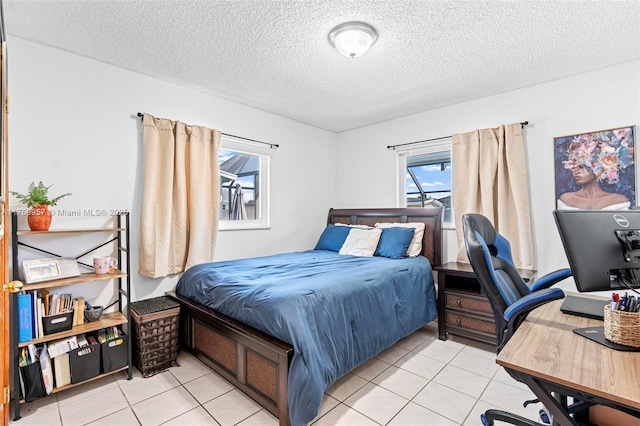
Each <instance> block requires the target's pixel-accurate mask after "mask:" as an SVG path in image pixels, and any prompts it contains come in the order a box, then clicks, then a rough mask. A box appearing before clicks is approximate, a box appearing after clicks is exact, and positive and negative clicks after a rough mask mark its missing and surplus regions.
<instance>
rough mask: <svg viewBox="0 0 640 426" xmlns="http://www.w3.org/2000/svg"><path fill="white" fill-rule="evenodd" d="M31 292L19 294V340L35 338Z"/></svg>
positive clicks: (25, 340)
mask: <svg viewBox="0 0 640 426" xmlns="http://www.w3.org/2000/svg"><path fill="white" fill-rule="evenodd" d="M32 306H33V305H32V304H31V295H30V294H29V293H23V294H18V341H19V342H28V341H29V340H31V339H33V328H32V317H33V308H32Z"/></svg>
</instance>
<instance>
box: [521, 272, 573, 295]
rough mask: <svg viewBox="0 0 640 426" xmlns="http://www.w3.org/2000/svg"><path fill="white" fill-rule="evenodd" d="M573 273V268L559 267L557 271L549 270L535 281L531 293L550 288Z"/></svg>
mask: <svg viewBox="0 0 640 426" xmlns="http://www.w3.org/2000/svg"><path fill="white" fill-rule="evenodd" d="M571 275H572V273H571V268H565V269H558V270H557V271H553V272H549V273H548V274H545V275H543V276H541V277H540V278H538V279H537V280H535V281H534V282H533V284H532V285H531V287H530V289H531V293H534V292H537V291H540V290H542V289H545V288H549V287H551V286H552V285H554V284H555V283H557V282H559V281H562V280H564V279H566V278H569V277H570V276H571Z"/></svg>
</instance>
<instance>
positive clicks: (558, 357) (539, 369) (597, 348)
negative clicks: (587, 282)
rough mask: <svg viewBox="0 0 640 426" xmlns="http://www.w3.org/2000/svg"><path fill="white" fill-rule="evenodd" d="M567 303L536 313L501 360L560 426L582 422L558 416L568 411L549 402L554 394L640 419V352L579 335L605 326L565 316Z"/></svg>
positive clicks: (505, 350)
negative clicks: (580, 331) (563, 308)
mask: <svg viewBox="0 0 640 426" xmlns="http://www.w3.org/2000/svg"><path fill="white" fill-rule="evenodd" d="M581 296H583V295H581ZM584 297H586V296H584ZM561 304H562V300H556V301H554V302H551V303H548V304H546V305H544V306H542V307H540V308H538V309H536V310H534V311H533V312H531V313H530V314H529V316H528V317H527V320H526V321H525V322H524V323H522V324H521V325H520V327H519V328H518V330H517V331H516V332H515V334H514V335H513V336H512V337H511V339H509V342H508V343H507V344H506V346H505V347H504V348H503V349H502V351H501V352H500V354H499V355H498V357H497V360H496V362H497V363H498V364H500V365H502V366H503V367H505V368H506V369H508V370H512V371H515V372H516V373H518V374H519V375H520V376H521V377H522V378H523V379H525V380H524V381H525V383H526V384H527V385H528V386H529V387H530V388H531V390H532V391H533V392H534V393H535V394H536V396H537V397H538V398H540V400H541V401H542V402H543V403H544V404H545V405H546V406H547V408H548V409H549V410H550V411H551V412H552V414H553V415H554V419H555V420H557V421H558V423H559V424H560V425H575V424H577V423H575V422H573V420H572V419H569V418H568V416H567V415H566V413H564V412H562V413H554V410H556V411H557V410H558V409H560V410H562V407H559V406H556V407H553V408H552V407H549V406H548V405H547V404H549V403H551V404H552V405H553V402H550V401H546V399H547V398H548V396H549V395H550V392H558V393H561V394H564V395H570V396H576V397H577V398H579V399H580V400H586V401H590V402H597V403H601V404H604V405H608V406H611V407H614V408H617V409H621V410H623V411H626V412H629V413H633V414H634V415H635V416H638V415H639V414H640V382H639V378H640V352H622V351H615V350H612V349H609V348H607V347H606V346H603V345H600V344H598V343H596V342H593V341H591V340H589V339H586V338H584V337H582V336H579V335H577V334H575V333H574V332H573V329H574V328H578V327H589V326H597V325H602V321H597V320H593V319H588V318H582V317H577V316H574V315H567V314H563V313H562V312H560V305H561ZM543 394H546V396H545V395H543ZM554 401H555V400H554ZM556 403H557V401H556Z"/></svg>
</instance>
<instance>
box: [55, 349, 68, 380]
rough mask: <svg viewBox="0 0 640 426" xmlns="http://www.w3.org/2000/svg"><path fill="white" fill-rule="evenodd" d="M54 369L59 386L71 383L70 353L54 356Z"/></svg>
mask: <svg viewBox="0 0 640 426" xmlns="http://www.w3.org/2000/svg"><path fill="white" fill-rule="evenodd" d="M53 371H54V375H55V379H56V382H55V384H56V387H57V388H59V387H62V386H65V385H68V384H69V383H71V368H70V366H69V354H68V353H65V354H62V355H60V356H57V357H55V358H53Z"/></svg>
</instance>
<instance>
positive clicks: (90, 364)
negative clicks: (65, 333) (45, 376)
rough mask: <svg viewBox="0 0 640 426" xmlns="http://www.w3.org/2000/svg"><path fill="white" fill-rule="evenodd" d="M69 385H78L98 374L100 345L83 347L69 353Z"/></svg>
mask: <svg viewBox="0 0 640 426" xmlns="http://www.w3.org/2000/svg"><path fill="white" fill-rule="evenodd" d="M69 369H70V370H71V383H80V382H84V381H85V380H89V379H91V378H93V377H96V376H97V375H98V374H100V344H99V343H95V344H93V345H89V346H85V347H82V348H78V349H74V350H72V351H71V352H69Z"/></svg>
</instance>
